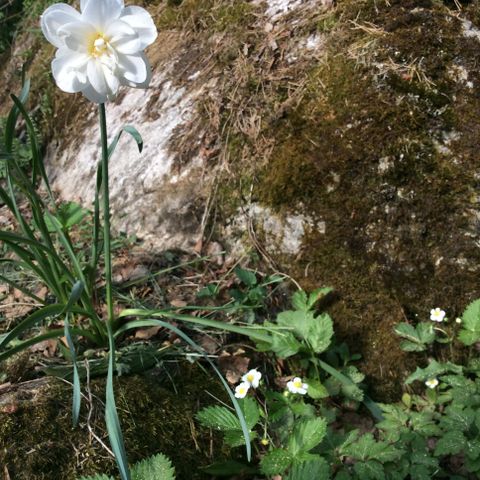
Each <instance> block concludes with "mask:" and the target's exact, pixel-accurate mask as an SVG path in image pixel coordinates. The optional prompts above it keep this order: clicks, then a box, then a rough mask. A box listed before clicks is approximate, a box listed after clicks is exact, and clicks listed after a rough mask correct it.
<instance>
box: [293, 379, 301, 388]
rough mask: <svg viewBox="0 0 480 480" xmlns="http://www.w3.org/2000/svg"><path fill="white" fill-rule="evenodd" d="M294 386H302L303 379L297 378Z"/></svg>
mask: <svg viewBox="0 0 480 480" xmlns="http://www.w3.org/2000/svg"><path fill="white" fill-rule="evenodd" d="M293 386H294V387H295V388H302V381H301V380H295V381H294V382H293Z"/></svg>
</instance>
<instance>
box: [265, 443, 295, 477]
mask: <svg viewBox="0 0 480 480" xmlns="http://www.w3.org/2000/svg"><path fill="white" fill-rule="evenodd" d="M292 460H293V457H292V455H291V454H290V452H288V451H287V450H285V449H283V448H276V449H274V450H271V451H270V452H268V453H267V454H266V455H265V456H264V457H263V458H262V460H261V461H260V469H261V471H262V473H264V474H265V475H280V474H282V473H283V472H284V471H285V470H286V469H287V468H288V467H289V466H290V465H291V463H292Z"/></svg>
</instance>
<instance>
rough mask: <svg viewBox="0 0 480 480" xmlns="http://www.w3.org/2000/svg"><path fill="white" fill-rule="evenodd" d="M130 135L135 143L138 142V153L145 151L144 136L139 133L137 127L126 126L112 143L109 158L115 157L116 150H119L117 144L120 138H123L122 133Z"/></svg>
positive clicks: (109, 148)
mask: <svg viewBox="0 0 480 480" xmlns="http://www.w3.org/2000/svg"><path fill="white" fill-rule="evenodd" d="M123 132H125V133H128V134H129V135H131V136H132V137H133V139H134V140H135V142H137V147H138V151H139V152H140V153H141V152H142V150H143V140H142V136H141V135H140V133H139V132H138V130H137V129H136V128H135V127H132V126H131V125H125V126H124V127H122V128H121V129H120V131H119V132H118V133H117V134H116V135H115V138H114V139H113V141H112V143H111V144H110V145H109V147H108V158H110V157H111V156H112V155H113V152H114V151H115V148H117V143H118V141H119V140H120V137H121V136H122V133H123Z"/></svg>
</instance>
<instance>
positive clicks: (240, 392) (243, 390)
mask: <svg viewBox="0 0 480 480" xmlns="http://www.w3.org/2000/svg"><path fill="white" fill-rule="evenodd" d="M249 389H250V384H249V383H248V382H242V383H240V384H239V385H237V386H236V388H235V397H236V398H245V397H246V395H247V393H248V390H249Z"/></svg>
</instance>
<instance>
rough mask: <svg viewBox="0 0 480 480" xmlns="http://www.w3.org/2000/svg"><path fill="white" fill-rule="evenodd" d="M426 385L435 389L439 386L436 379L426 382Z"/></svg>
mask: <svg viewBox="0 0 480 480" xmlns="http://www.w3.org/2000/svg"><path fill="white" fill-rule="evenodd" d="M425 385H426V386H427V387H428V388H435V387H436V386H437V385H438V380H437V379H436V378H431V379H430V380H427V381H426V382H425Z"/></svg>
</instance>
